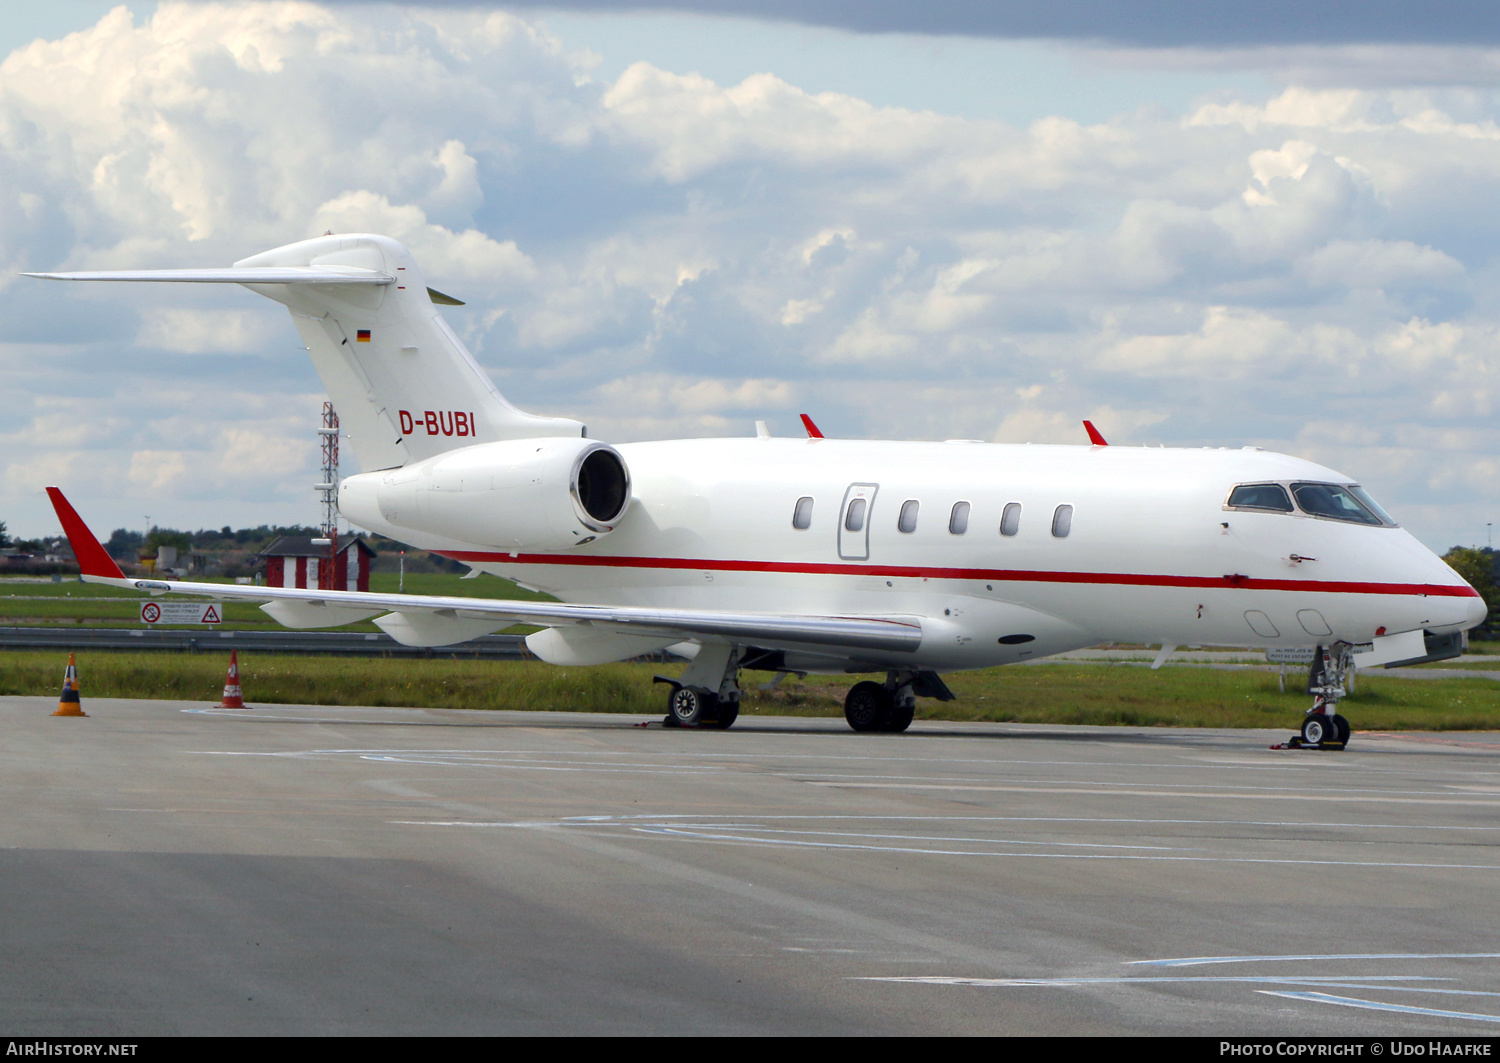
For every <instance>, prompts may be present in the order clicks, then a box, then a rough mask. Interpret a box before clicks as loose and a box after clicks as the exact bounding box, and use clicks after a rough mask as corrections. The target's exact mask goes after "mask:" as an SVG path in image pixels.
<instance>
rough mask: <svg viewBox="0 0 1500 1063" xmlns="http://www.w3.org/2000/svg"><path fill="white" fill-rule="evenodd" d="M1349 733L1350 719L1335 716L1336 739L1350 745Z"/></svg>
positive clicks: (1334, 732)
mask: <svg viewBox="0 0 1500 1063" xmlns="http://www.w3.org/2000/svg"><path fill="white" fill-rule="evenodd" d="M1349 733H1350V728H1349V721H1348V720H1346V719H1344V718H1343V717H1342V716H1335V717H1334V718H1333V734H1334V741H1335V742H1340V743H1342V744H1343V745H1345V746H1348V745H1349Z"/></svg>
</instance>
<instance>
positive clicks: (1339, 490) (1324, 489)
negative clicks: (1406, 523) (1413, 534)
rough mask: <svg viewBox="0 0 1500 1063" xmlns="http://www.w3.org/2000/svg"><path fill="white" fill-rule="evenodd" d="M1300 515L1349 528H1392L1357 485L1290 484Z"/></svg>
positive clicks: (1389, 522)
mask: <svg viewBox="0 0 1500 1063" xmlns="http://www.w3.org/2000/svg"><path fill="white" fill-rule="evenodd" d="M1292 495H1293V496H1294V497H1295V498H1296V499H1297V505H1298V506H1300V507H1301V509H1302V512H1304V513H1308V514H1311V515H1312V516H1314V517H1327V518H1328V519H1329V520H1343V521H1348V522H1350V523H1351V524H1375V525H1379V524H1395V523H1396V522H1395V521H1393V520H1391V518H1390V516H1389V515H1388V514H1387V513H1386V512H1385V510H1383V509H1381V508H1380V507H1379V506H1377V505H1376V504H1375V500H1374V499H1372V498H1371V497H1370V496H1369V495H1368V494H1366V493H1365V491H1364V489H1363V488H1361V487H1360V486H1359V485H1358V484H1308V483H1297V484H1292Z"/></svg>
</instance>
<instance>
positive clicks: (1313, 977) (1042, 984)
mask: <svg viewBox="0 0 1500 1063" xmlns="http://www.w3.org/2000/svg"><path fill="white" fill-rule="evenodd" d="M850 981H851V982H905V983H909V984H912V985H961V986H974V987H977V988H980V989H1016V988H1063V989H1066V988H1069V987H1071V986H1084V985H1181V984H1184V983H1204V982H1211V983H1226V982H1228V983H1235V984H1243V983H1251V984H1254V985H1316V986H1323V987H1325V988H1332V989H1391V988H1393V987H1392V986H1389V985H1370V984H1369V983H1371V982H1450V981H1452V979H1451V978H1435V977H1428V976H1425V975H1402V974H1378V975H1371V976H1369V977H1360V976H1358V975H1356V976H1353V977H1350V976H1349V975H1333V974H1326V975H1319V974H1310V975H1290V974H1289V975H1274V974H1261V975H1250V974H1247V975H1199V976H1191V975H1189V976H1184V977H1180V978H1151V977H1137V978H1130V977H1126V978H966V977H963V976H961V975H946V974H911V975H890V976H885V977H876V976H863V977H858V976H857V977H853V978H851V979H850ZM1394 988H1401V989H1408V988H1409V987H1407V986H1398V987H1394ZM1419 991H1420V992H1433V993H1461V994H1465V995H1473V996H1484V997H1493V996H1500V993H1474V994H1468V993H1467V992H1466V991H1465V990H1462V989H1426V988H1423V989H1420V990H1419Z"/></svg>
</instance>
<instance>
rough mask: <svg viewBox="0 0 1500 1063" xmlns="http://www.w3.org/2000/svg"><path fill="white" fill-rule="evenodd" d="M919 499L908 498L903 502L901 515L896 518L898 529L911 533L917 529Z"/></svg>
mask: <svg viewBox="0 0 1500 1063" xmlns="http://www.w3.org/2000/svg"><path fill="white" fill-rule="evenodd" d="M917 508H918V505H917V500H916V499H915V498H908V499H907V500H906V501H905V502H902V503H901V516H900V517H899V518H897V520H896V529H897V530H898V531H904V532H906V534H908V535H910V534H911V533H912V532H914V531H916V530H917Z"/></svg>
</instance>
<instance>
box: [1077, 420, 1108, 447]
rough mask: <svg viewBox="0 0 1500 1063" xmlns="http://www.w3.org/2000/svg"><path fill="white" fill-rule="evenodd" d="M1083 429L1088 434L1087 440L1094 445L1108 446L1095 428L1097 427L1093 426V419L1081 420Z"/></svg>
mask: <svg viewBox="0 0 1500 1063" xmlns="http://www.w3.org/2000/svg"><path fill="white" fill-rule="evenodd" d="M1083 430H1084V431H1085V432H1087V433H1088V434H1089V442H1090V443H1092V444H1093V445H1094V446H1096V447H1107V446H1109V444H1108V443H1107V442H1105V440H1104V437H1103V436H1101V435H1100V434H1099V429H1097V428H1095V427H1094V422H1093V421H1084V422H1083Z"/></svg>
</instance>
